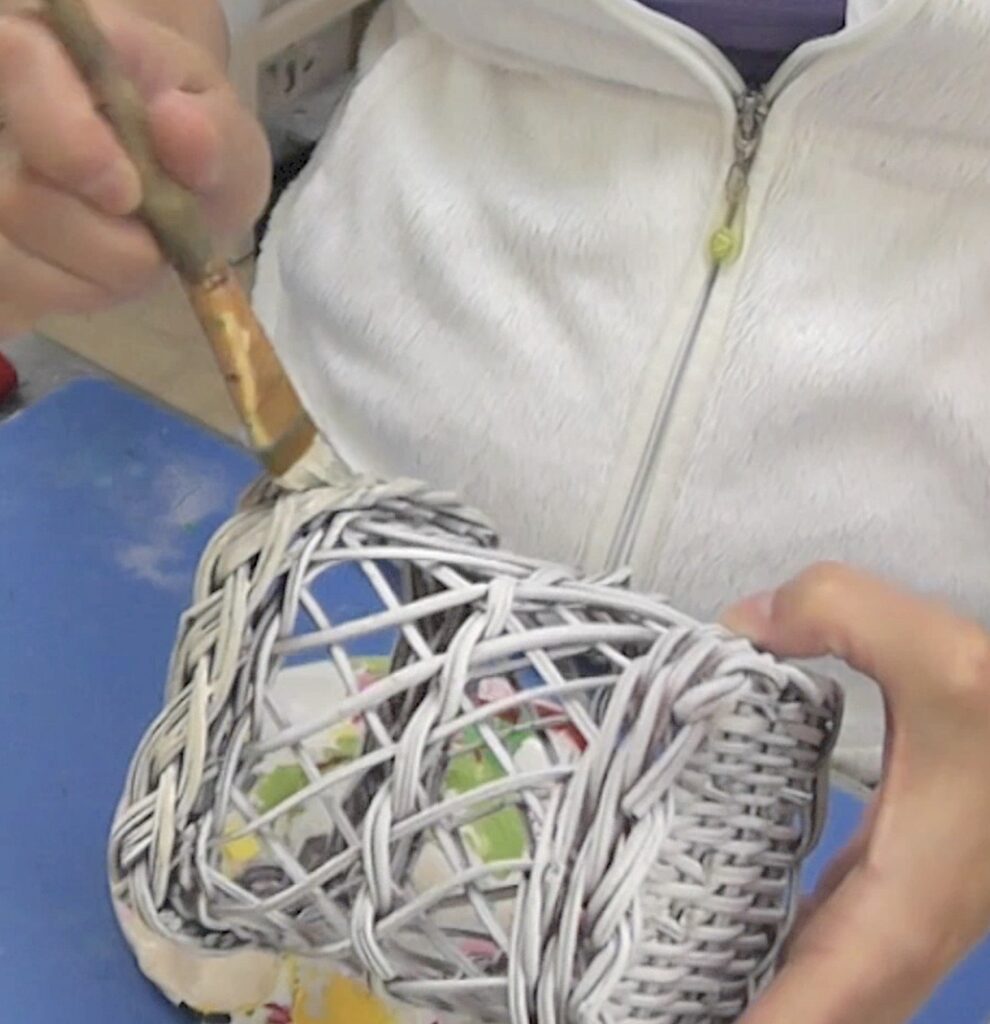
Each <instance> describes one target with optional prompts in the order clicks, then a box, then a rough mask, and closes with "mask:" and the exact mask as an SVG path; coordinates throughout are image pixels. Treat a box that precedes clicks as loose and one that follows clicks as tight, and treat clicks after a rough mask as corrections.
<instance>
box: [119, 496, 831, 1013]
mask: <svg viewBox="0 0 990 1024" xmlns="http://www.w3.org/2000/svg"><path fill="white" fill-rule="evenodd" d="M839 713H840V708H839V696H838V693H837V691H836V689H835V688H834V687H833V686H832V685H830V684H828V683H827V682H823V681H821V680H819V679H816V678H812V677H810V676H808V675H806V674H804V673H802V672H801V671H799V670H798V669H796V668H794V667H792V666H788V665H783V664H780V663H778V662H776V661H774V660H773V659H771V658H769V657H768V656H765V655H762V654H759V653H757V652H756V651H754V650H753V649H752V648H751V647H750V646H749V645H748V644H746V643H745V642H743V641H741V640H738V639H734V638H731V637H729V636H728V635H727V634H725V633H724V632H723V631H721V630H720V629H718V628H715V627H711V626H704V625H700V624H698V623H695V622H693V621H691V620H690V619H688V618H687V617H685V616H683V615H681V614H679V613H677V612H676V611H675V610H673V609H672V608H670V607H669V606H668V605H667V604H666V603H664V602H663V601H661V600H659V599H654V598H648V597H642V596H637V595H636V594H634V593H632V592H630V591H629V590H628V589H627V588H626V586H625V579H624V578H623V577H619V576H616V577H613V578H608V579H599V580H588V579H582V578H580V577H578V576H577V575H575V574H573V573H570V572H568V571H567V570H564V569H561V568H559V567H555V566H548V565H543V564H540V563H536V562H533V561H530V560H526V559H521V558H517V557H514V556H512V555H510V554H507V553H505V552H503V551H500V550H498V549H497V547H496V541H495V538H494V536H493V535H492V533H491V531H490V530H489V529H488V528H487V527H486V526H485V525H484V524H483V523H482V522H481V521H480V519H479V518H478V517H476V516H474V515H473V514H471V513H467V512H465V511H464V510H463V509H461V508H460V507H459V506H457V505H456V504H454V503H453V502H452V501H451V500H449V499H447V498H445V497H443V496H437V495H434V494H429V493H427V492H425V491H423V490H422V489H419V488H417V487H415V486H414V485H405V484H393V485H387V486H384V485H382V486H377V485H368V486H357V487H355V488H353V489H350V490H346V491H345V490H340V489H338V490H334V489H330V488H327V489H323V490H317V491H311V492H308V493H304V494H295V495H289V494H279V493H276V492H274V491H269V490H266V489H261V490H259V491H258V492H257V493H256V494H255V495H254V496H253V499H252V502H251V503H250V505H249V507H247V508H245V510H244V511H242V512H241V513H240V514H239V515H238V516H237V517H235V518H234V519H233V520H231V521H230V522H229V523H228V524H227V525H226V526H225V527H224V528H223V529H222V530H221V531H220V532H219V534H218V535H217V536H216V537H215V538H214V540H213V542H212V544H211V546H210V548H209V549H208V551H207V552H206V554H205V556H204V558H203V561H202V564H201V566H200V570H199V573H198V578H197V581H196V589H195V595H194V600H193V604H192V607H191V608H190V609H189V611H188V612H187V613H186V615H185V617H184V619H183V621H182V625H181V629H180V634H179V638H178V644H177V647H176V649H175V653H174V658H173V664H172V669H171V678H170V680H169V685H168V693H167V701H166V706H165V708H164V710H163V711H162V713H161V715H160V716H159V717H158V719H157V720H156V721H155V723H154V724H153V725H152V727H151V728H150V730H149V731H148V733H147V735H146V736H145V737H144V739H143V741H142V742H141V745H140V748H139V750H138V752H137V754H136V756H135V758H134V761H133V764H132V766H131V770H130V774H129V778H128V780H127V786H126V792H125V794H124V798H123V801H122V805H121V808H120V812H119V815H118V817H117V820H116V823H115V826H114V830H113V836H112V842H111V851H110V869H111V875H112V883H113V889H114V895H115V897H116V898H117V899H118V900H120V901H122V902H123V903H124V904H126V905H127V906H129V907H130V908H132V909H133V910H134V911H135V912H136V913H137V915H138V916H139V918H140V919H141V921H142V922H143V924H144V925H147V926H148V927H150V928H152V929H154V930H155V931H156V932H157V933H158V934H160V935H162V936H165V937H167V938H168V939H170V940H172V941H178V942H183V943H188V944H190V945H191V946H194V947H197V948H202V949H211V950H215V951H224V950H238V949H243V948H244V947H247V946H256V947H262V948H265V949H274V950H280V951H285V952H292V953H297V954H303V955H309V954H311V955H320V956H324V957H332V958H334V959H336V960H337V961H339V962H340V963H341V964H344V965H346V966H347V967H348V968H349V969H351V970H352V971H356V972H359V973H360V974H361V976H363V977H365V978H367V979H368V981H369V983H370V984H372V985H373V986H377V987H379V988H380V989H384V990H387V993H388V995H390V996H391V997H393V998H395V999H398V1000H400V1001H402V1002H405V1003H410V1004H415V1005H420V1006H426V1007H431V1008H433V1009H436V1010H437V1011H441V1012H453V1013H457V1014H463V1015H466V1016H467V1017H469V1018H470V1019H473V1020H475V1021H478V1022H482V1021H492V1022H501V1024H510V1022H511V1024H524V1022H525V1024H530V1022H540V1024H551V1022H552V1024H577V1022H582V1024H583V1022H589V1024H590V1022H600V1024H606V1022H608V1024H616V1022H623V1021H652V1022H657V1024H675V1022H688V1021H690V1022H694V1024H698V1022H707V1021H711V1022H714V1021H729V1020H734V1019H736V1018H737V1017H738V1016H739V1015H740V1013H741V1012H742V1011H743V1010H744V1008H745V1007H746V1005H747V1004H748V1003H749V1001H750V1000H751V999H752V997H753V995H754V993H755V992H757V991H758V990H759V989H760V988H761V987H762V986H763V985H764V984H765V982H766V981H767V979H768V977H769V976H770V974H771V973H772V971H773V968H774V965H775V962H776V960H777V958H778V955H779V952H780V948H781V944H782V942H783V941H784V939H785V938H786V935H787V933H788V929H789V927H790V924H791V921H792V916H793V913H794V910H795V904H796V898H797V895H798V876H799V869H800V866H801V863H802V861H803V859H804V857H805V856H806V855H807V853H808V852H809V850H810V848H811V846H812V845H813V843H814V842H815V840H816V837H817V832H818V829H819V826H820V823H821V818H822V814H823V805H824V801H823V798H822V797H823V791H824V787H825V775H826V763H827V759H828V754H829V751H830V748H831V743H832V738H833V736H834V734H835V730H836V728H837V723H838V717H839Z"/></svg>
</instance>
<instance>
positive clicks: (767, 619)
mask: <svg viewBox="0 0 990 1024" xmlns="http://www.w3.org/2000/svg"><path fill="white" fill-rule="evenodd" d="M775 596H776V591H773V590H765V591H763V592H762V593H759V594H753V595H752V596H751V597H747V598H746V599H745V600H743V601H740V602H739V603H738V604H734V605H733V606H732V607H731V608H730V609H729V610H728V611H727V612H726V613H725V615H724V616H723V617H722V623H723V625H725V626H726V627H727V628H728V629H730V630H732V632H733V633H738V634H740V635H741V636H745V637H748V638H749V639H750V640H760V639H762V638H763V637H764V636H766V634H767V631H768V629H769V626H770V623H771V621H772V620H773V603H774V598H775Z"/></svg>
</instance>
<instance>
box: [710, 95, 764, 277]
mask: <svg viewBox="0 0 990 1024" xmlns="http://www.w3.org/2000/svg"><path fill="white" fill-rule="evenodd" d="M767 112H768V105H767V100H766V96H765V95H764V93H763V90H762V89H753V90H750V91H749V92H746V93H744V94H743V95H742V96H741V97H740V98H739V101H738V103H737V104H736V133H735V140H734V151H735V152H734V156H733V159H732V166H731V167H730V168H729V176H728V178H727V179H726V183H725V212H724V214H723V217H722V223H721V225H720V227H719V228H718V229H717V230H716V231H715V233H714V234H713V235H712V237H711V238H710V239H709V242H708V252H709V255H710V256H711V259H712V262H713V263H715V264H716V266H728V265H729V264H731V263H734V262H735V261H736V259H738V257H739V254H740V253H741V252H742V248H743V242H744V241H745V238H746V198H747V195H748V193H749V174H750V171H751V170H752V168H753V161H754V160H755V159H756V151H757V149H759V145H760V136H761V134H762V131H763V122H764V121H765V120H766V117H767Z"/></svg>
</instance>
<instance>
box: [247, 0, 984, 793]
mask: <svg viewBox="0 0 990 1024" xmlns="http://www.w3.org/2000/svg"><path fill="white" fill-rule="evenodd" d="M849 20H850V27H849V28H848V29H846V30H845V31H844V32H842V33H841V34H840V35H839V36H836V37H834V38H833V39H831V40H829V41H825V42H817V43H812V44H809V45H807V46H805V47H803V48H802V49H801V50H800V51H799V52H798V54H796V55H795V57H793V58H792V59H791V60H790V61H789V62H788V63H787V65H785V67H784V68H783V69H782V70H781V72H780V73H779V74H778V75H777V77H776V78H775V79H774V81H773V82H772V83H771V85H770V87H769V89H768V99H769V103H770V111H769V115H768V117H767V119H766V122H765V126H764V129H763V134H762V141H761V143H760V146H759V149H758V152H757V155H756V158H755V161H754V163H753V166H752V172H751V175H750V180H749V188H748V193H747V197H746V200H745V228H746V234H745V243H744V248H743V250H742V253H741V256H740V257H739V259H738V260H736V262H735V263H733V264H731V265H728V266H723V267H722V268H721V269H719V270H718V271H717V272H713V270H712V261H711V258H710V256H709V249H708V240H709V238H710V236H711V234H712V231H713V230H714V229H715V228H716V227H717V226H718V224H719V223H720V220H721V218H722V217H723V216H724V207H725V201H724V198H723V196H724V191H725V181H726V178H727V175H728V171H729V167H730V165H731V163H732V160H733V135H734V124H735V103H736V97H737V96H738V94H739V93H740V92H741V91H742V83H741V81H740V80H739V79H738V76H737V75H736V73H735V72H734V71H733V69H732V68H731V66H730V65H729V64H728V62H727V61H725V60H724V59H723V58H722V57H721V55H720V54H718V53H717V52H716V51H715V50H714V49H713V48H712V47H711V46H709V45H708V44H707V43H706V42H705V41H704V40H702V39H701V38H700V37H698V36H697V35H695V34H694V33H692V32H690V31H689V30H687V29H684V28H682V27H681V26H678V25H676V24H675V23H673V22H671V21H670V20H668V19H666V18H663V17H661V16H659V15H657V14H655V13H653V12H651V11H649V10H648V9H647V8H646V7H644V6H643V5H641V4H638V3H637V2H636V0H407V2H406V3H404V4H401V5H400V4H398V3H391V4H388V5H387V6H386V8H385V9H384V11H383V12H382V14H381V15H380V16H379V18H378V21H377V23H376V25H375V27H374V28H373V30H372V32H371V33H370V36H369V39H368V43H367V46H366V51H365V54H364V60H363V66H362V69H361V76H360V78H359V81H358V84H357V86H356V88H355V90H354V91H353V93H352V95H351V96H350V98H349V101H348V102H347V104H346V106H345V108H344V109H343V111H342V113H341V115H340V116H339V117H338V119H337V121H336V123H335V124H334V126H333V127H332V130H331V131H330V132H329V133H328V135H327V138H326V139H325V141H324V142H323V144H322V145H321V147H320V148H319V150H318V153H317V155H316V156H315V158H314V160H313V161H312V164H311V166H310V167H309V169H308V171H307V172H306V174H305V175H304V177H303V178H302V179H300V181H299V182H298V183H297V184H296V186H295V187H294V188H293V189H292V190H291V191H290V193H289V194H288V195H287V197H286V198H285V200H284V201H283V202H282V203H281V206H280V208H279V210H278V211H277V215H276V217H275V219H274V227H273V229H272V232H271V234H270V237H269V238H268V241H267V244H266V246H265V250H264V254H263V258H262V260H261V266H260V275H259V282H258V287H257V301H258V305H259V308H260V310H261V312H262V315H263V317H264V319H265V320H266V321H267V324H268V326H269V328H270V329H271V331H272V333H273V336H274V338H275V340H276V343H277V345H278V346H279V348H280V351H281V355H282V356H283V358H284V359H285V361H286V363H287V365H288V366H289V368H290V371H291V372H292V374H293V375H294V377H295V379H296V381H297V383H298V385H299V387H300V390H301V392H302V394H303V396H304V399H305V401H306V402H307V404H308V406H309V408H310V411H311V412H312V413H313V415H314V416H315V417H316V419H317V420H318V421H319V423H320V425H321V426H322V427H323V428H324V429H325V430H326V431H327V432H328V433H329V435H330V436H331V437H332V438H334V439H335V441H336V442H337V444H338V445H339V447H340V449H341V450H342V452H343V454H344V455H345V456H346V457H347V458H348V459H350V460H352V461H353V462H354V463H356V464H358V465H360V466H362V467H364V468H368V469H370V470H374V471H377V472H379V473H383V474H389V475H412V476H417V477H420V478H423V479H427V480H429V481H430V482H432V483H436V484H438V485H444V486H448V487H450V488H452V489H455V490H457V491H458V492H460V493H461V494H462V495H463V496H464V498H465V499H467V500H469V501H470V502H471V503H474V504H476V505H478V506H480V507H482V508H484V509H486V510H487V511H488V513H489V514H490V515H491V517H492V518H493V520H494V521H495V522H496V524H498V525H499V527H500V528H501V531H502V534H503V537H504V539H505V541H506V542H507V543H508V544H510V545H512V546H515V547H517V548H521V549H524V550H525V551H526V552H529V553H534V554H539V555H541V556H544V557H548V558H554V559H558V560H563V561H565V562H568V563H580V564H582V565H583V566H584V567H585V568H587V569H589V570H595V569H598V568H600V567H602V566H603V565H604V564H606V562H608V561H609V559H610V558H614V557H617V556H621V557H626V558H628V560H629V561H630V562H631V564H632V565H633V566H634V568H635V570H636V578H637V583H638V586H639V587H641V588H644V589H654V590H659V591H662V592H664V593H666V594H668V595H669V596H670V597H671V598H672V600H673V601H674V602H675V603H676V604H678V605H679V606H681V607H682V608H684V609H685V610H687V611H689V612H692V613H694V614H696V615H698V616H702V617H711V616H714V615H716V614H717V613H718V611H719V609H720V608H721V607H722V606H723V605H724V604H725V603H726V602H728V601H731V600H732V599H735V598H736V597H739V596H741V595H745V594H747V593H749V592H752V591H755V590H760V589H763V588H765V587H767V586H770V585H773V584H775V583H777V582H779V581H781V580H782V579H784V578H785V577H787V576H789V575H790V574H792V573H794V572H796V571H798V570H800V569H801V568H803V567H804V566H806V565H807V564H809V563H812V562H815V561H817V560H821V559H840V560H844V561H848V562H853V563H857V564H859V565H861V566H864V567H867V568H870V569H873V570H876V571H880V572H882V573H885V574H887V575H890V576H892V577H894V578H895V579H897V580H899V581H901V582H902V583H904V584H907V585H910V586H913V587H915V588H917V589H920V590H923V591H927V592H932V593H936V594H939V595H941V596H944V597H945V598H948V599H949V600H950V601H952V602H953V603H954V604H955V605H956V606H957V607H958V608H959V609H961V610H963V611H966V612H969V613H971V614H973V615H975V616H977V617H980V618H982V619H984V620H987V619H990V516H988V509H990V473H988V468H990V338H988V330H990V0H887V2H886V3H883V2H882V0H881V2H878V0H852V2H851V7H850V13H849ZM617 535H621V536H619V539H618V541H617V540H616V538H617ZM848 683H849V687H848V690H849V697H850V708H849V712H848V716H847V725H846V727H845V731H844V735H843V740H842V744H841V748H840V753H839V765H840V767H841V768H842V769H844V770H845V771H846V772H847V773H850V774H852V775H854V776H856V777H857V778H859V779H861V780H866V781H872V780H874V779H875V778H876V776H877V771H878V767H879V750H880V737H881V729H882V726H881V722H882V715H881V710H880V701H879V699H878V696H877V693H876V692H875V689H874V688H873V687H872V685H870V684H867V683H865V681H863V680H860V679H857V678H855V677H849V678H848Z"/></svg>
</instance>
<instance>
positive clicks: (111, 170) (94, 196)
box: [83, 160, 141, 216]
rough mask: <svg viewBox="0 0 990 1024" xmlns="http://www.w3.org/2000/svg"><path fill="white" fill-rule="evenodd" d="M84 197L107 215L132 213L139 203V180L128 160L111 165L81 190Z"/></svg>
mask: <svg viewBox="0 0 990 1024" xmlns="http://www.w3.org/2000/svg"><path fill="white" fill-rule="evenodd" d="M83 192H84V193H85V195H86V197H87V198H88V199H90V200H92V202H94V203H95V204H96V205H97V206H99V207H100V208H101V209H103V210H106V212H107V213H114V214H118V215H121V216H123V215H124V214H128V213H133V212H134V210H136V209H137V207H138V205H139V204H140V202H141V179H140V178H139V177H138V173H137V171H136V170H135V169H134V166H133V165H132V164H131V163H130V161H128V160H120V161H117V162H116V163H113V164H111V165H110V166H109V167H108V168H107V169H106V170H105V171H102V172H101V173H100V174H98V175H97V176H96V177H95V178H93V179H92V180H91V181H90V182H89V183H88V184H87V185H86V186H85V187H84V189H83Z"/></svg>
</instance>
